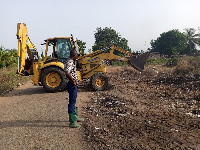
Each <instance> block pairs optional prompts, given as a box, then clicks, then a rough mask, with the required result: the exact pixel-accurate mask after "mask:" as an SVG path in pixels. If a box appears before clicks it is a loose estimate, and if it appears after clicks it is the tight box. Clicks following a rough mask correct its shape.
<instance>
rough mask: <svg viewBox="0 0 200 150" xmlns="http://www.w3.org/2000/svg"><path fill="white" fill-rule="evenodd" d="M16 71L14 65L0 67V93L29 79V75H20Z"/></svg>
mask: <svg viewBox="0 0 200 150" xmlns="http://www.w3.org/2000/svg"><path fill="white" fill-rule="evenodd" d="M16 72H17V67H16V66H15V65H12V66H9V67H6V68H1V69H0V95H1V94H3V93H5V92H7V91H9V90H12V89H13V88H14V87H16V86H18V85H19V83H20V84H22V83H25V82H27V81H28V80H30V79H31V78H30V76H21V75H19V74H16Z"/></svg>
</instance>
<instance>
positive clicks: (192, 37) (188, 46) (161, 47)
mask: <svg viewBox="0 0 200 150" xmlns="http://www.w3.org/2000/svg"><path fill="white" fill-rule="evenodd" d="M184 30H185V32H184V33H181V32H179V31H178V30H177V29H176V30H170V31H168V32H164V33H162V34H160V37H158V38H157V39H156V40H151V43H150V44H151V49H149V50H150V51H151V52H159V53H160V54H161V55H169V56H171V55H176V54H189V55H191V54H195V53H197V46H200V33H196V30H195V29H194V28H187V29H184Z"/></svg>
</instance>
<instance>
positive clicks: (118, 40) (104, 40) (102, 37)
mask: <svg viewBox="0 0 200 150" xmlns="http://www.w3.org/2000/svg"><path fill="white" fill-rule="evenodd" d="M94 37H95V43H94V46H92V51H96V50H99V49H102V48H105V47H108V46H110V45H111V44H114V45H115V46H118V47H120V48H122V49H124V50H126V51H130V52H131V49H130V48H129V47H128V40H126V39H125V38H122V37H121V35H120V34H119V33H117V32H116V31H115V30H114V29H112V28H108V27H105V28H103V29H102V28H101V27H99V28H97V29H96V32H95V34H94Z"/></svg>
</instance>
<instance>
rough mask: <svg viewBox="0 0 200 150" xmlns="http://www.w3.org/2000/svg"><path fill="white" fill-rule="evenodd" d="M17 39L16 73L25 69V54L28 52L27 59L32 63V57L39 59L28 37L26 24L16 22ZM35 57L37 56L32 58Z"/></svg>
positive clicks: (22, 72) (21, 72)
mask: <svg viewBox="0 0 200 150" xmlns="http://www.w3.org/2000/svg"><path fill="white" fill-rule="evenodd" d="M16 36H17V39H18V73H20V74H24V70H25V69H26V68H25V67H26V63H25V62H26V54H27V53H28V56H29V59H28V60H29V61H30V63H32V62H33V61H34V59H40V58H39V57H38V53H37V50H36V48H35V46H34V44H33V43H32V42H31V40H30V38H29V37H28V30H27V27H26V24H24V23H18V24H17V35H16ZM34 57H37V58H34ZM29 65H31V64H29Z"/></svg>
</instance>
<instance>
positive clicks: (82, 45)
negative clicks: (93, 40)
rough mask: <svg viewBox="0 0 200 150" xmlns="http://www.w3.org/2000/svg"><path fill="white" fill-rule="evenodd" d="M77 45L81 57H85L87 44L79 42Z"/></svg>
mask: <svg viewBox="0 0 200 150" xmlns="http://www.w3.org/2000/svg"><path fill="white" fill-rule="evenodd" d="M77 44H78V46H79V47H80V51H81V55H85V48H86V42H83V41H81V40H77Z"/></svg>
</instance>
